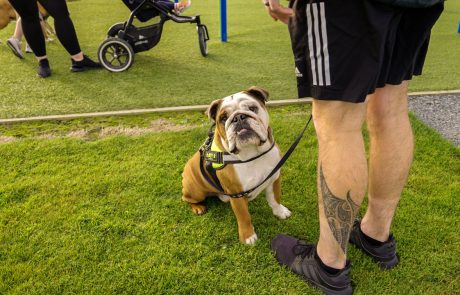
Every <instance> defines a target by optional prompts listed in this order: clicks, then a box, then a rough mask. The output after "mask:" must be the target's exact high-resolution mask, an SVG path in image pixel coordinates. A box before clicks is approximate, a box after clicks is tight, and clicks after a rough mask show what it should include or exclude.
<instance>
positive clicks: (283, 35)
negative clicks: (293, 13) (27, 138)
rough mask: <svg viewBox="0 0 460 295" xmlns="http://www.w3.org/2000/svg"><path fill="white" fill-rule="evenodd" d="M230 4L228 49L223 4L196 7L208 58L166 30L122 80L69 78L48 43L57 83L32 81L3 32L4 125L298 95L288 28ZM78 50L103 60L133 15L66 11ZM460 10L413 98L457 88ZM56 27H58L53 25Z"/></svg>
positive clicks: (254, 8) (188, 38) (93, 7)
mask: <svg viewBox="0 0 460 295" xmlns="http://www.w3.org/2000/svg"><path fill="white" fill-rule="evenodd" d="M227 3H228V34H229V41H228V43H225V44H224V43H221V42H220V40H219V35H220V33H219V26H220V24H219V1H209V0H196V1H193V4H192V7H191V9H190V10H189V11H188V12H187V14H189V15H193V14H200V15H201V16H202V20H203V22H204V23H205V24H206V25H207V26H208V28H209V32H210V36H211V40H210V41H209V52H210V54H209V56H208V57H207V58H203V57H202V56H201V54H200V52H199V49H198V39H197V34H196V29H195V27H194V26H193V25H191V24H176V23H173V22H172V21H170V22H167V23H166V25H165V28H164V32H163V37H162V40H161V41H160V43H159V44H158V46H157V47H155V48H153V49H152V50H150V51H147V52H143V53H139V54H136V56H135V62H134V65H133V67H132V68H131V69H130V70H129V71H127V72H124V73H119V74H114V73H109V72H107V71H106V70H101V71H95V72H85V73H79V74H75V73H70V72H69V66H70V59H69V56H68V54H67V53H66V52H65V50H64V49H63V48H62V46H61V45H60V44H59V42H58V41H57V40H55V41H53V42H51V43H49V44H48V53H49V58H50V62H51V67H52V70H53V73H54V74H53V76H52V77H51V78H49V79H47V80H46V82H45V81H43V80H41V79H38V78H36V77H35V71H36V62H35V59H34V58H33V57H32V56H30V55H27V57H26V59H25V60H19V59H18V58H16V57H15V56H13V55H12V53H11V50H10V49H9V48H8V47H7V46H6V45H5V42H6V40H7V39H8V38H9V37H10V36H11V34H12V33H13V30H14V23H13V24H11V25H10V26H8V27H7V28H6V29H4V30H2V31H0V40H2V41H3V43H2V44H0V62H1V66H0V69H1V70H0V118H12V117H25V116H34V115H50V114H64V113H65V114H68V113H80V112H94V111H110V110H120V109H133V108H151V107H165V106H178V105H192V104H208V103H209V102H210V101H211V100H213V99H217V98H221V97H223V96H225V95H228V94H230V93H235V92H237V91H240V90H241V89H245V88H247V87H249V86H251V85H258V86H261V87H264V88H266V89H267V90H268V91H269V92H270V93H271V97H272V99H289V98H295V97H296V95H297V91H296V84H295V74H294V65H293V58H292V52H291V49H290V41H289V36H288V32H287V27H286V26H285V25H283V24H281V23H278V22H274V21H272V20H271V18H270V17H268V16H267V14H266V12H265V10H264V7H263V5H261V3H260V1H259V0H256V1H244V0H232V1H227ZM69 9H70V12H71V16H72V18H73V21H74V23H75V26H76V29H77V33H78V35H79V39H80V43H81V47H82V49H83V51H84V52H86V53H87V54H89V55H90V56H91V57H93V58H94V57H96V52H97V49H98V47H99V45H100V44H101V43H102V41H103V40H104V39H105V35H106V32H107V30H108V28H109V27H110V26H111V25H112V24H114V23H117V22H123V21H125V20H126V19H127V17H128V15H129V11H128V9H127V8H126V7H125V6H124V5H123V3H122V1H119V0H118V1H107V0H84V1H72V2H69ZM459 14H460V1H458V0H448V1H447V2H446V9H445V12H444V13H443V15H442V16H441V19H440V20H439V22H438V23H437V24H436V26H435V28H434V30H433V35H432V42H431V47H430V50H429V53H428V57H427V61H426V65H425V70H424V75H423V76H422V77H420V78H416V79H415V80H414V81H413V83H411V91H424V90H449V89H460V78H459V74H458V69H459V68H460V58H459V56H460V52H459V48H460V46H459V42H460V40H459V38H460V34H457V27H458V21H459V20H458V15H459ZM50 22H52V21H50Z"/></svg>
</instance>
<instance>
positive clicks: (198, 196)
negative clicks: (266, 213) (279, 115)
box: [182, 86, 291, 244]
mask: <svg viewBox="0 0 460 295" xmlns="http://www.w3.org/2000/svg"><path fill="white" fill-rule="evenodd" d="M267 100H268V92H267V91H265V90H264V89H261V88H258V87H254V86H253V87H251V88H249V89H247V90H245V91H242V92H239V93H236V94H233V95H230V96H227V97H225V98H223V99H219V100H215V101H213V102H212V103H211V105H210V106H209V108H208V110H207V115H208V117H209V118H210V119H211V120H212V121H213V122H214V123H215V128H214V131H213V133H214V134H213V137H211V136H210V137H209V139H208V142H209V145H208V147H209V146H211V148H210V151H206V150H205V151H203V147H204V146H205V145H203V147H202V149H200V151H198V152H196V153H195V154H194V155H193V157H192V158H191V159H190V160H189V161H188V162H187V164H186V165H185V168H184V172H183V173H182V200H183V201H185V202H187V203H189V205H190V207H191V209H192V211H193V212H194V213H195V214H197V215H201V214H203V213H205V212H206V209H207V208H206V206H205V205H204V204H203V201H204V200H205V199H206V198H207V197H210V196H217V197H219V199H220V200H221V201H223V202H230V205H231V207H232V209H233V212H234V214H235V217H236V221H237V224H238V236H239V239H240V241H241V242H242V243H245V244H254V243H255V242H256V240H257V234H256V233H255V231H254V226H253V225H252V222H251V216H250V214H249V210H248V201H251V200H253V199H254V198H255V197H257V195H258V194H259V193H261V192H262V191H264V190H265V195H266V198H267V202H268V205H269V206H270V207H271V209H272V212H273V214H274V215H275V216H277V217H278V218H280V219H286V218H288V217H289V216H291V212H290V211H289V209H288V208H286V207H285V206H283V205H281V203H280V199H281V177H280V171H277V172H276V173H275V174H274V175H273V176H271V177H270V178H269V179H268V180H267V181H265V182H264V183H263V184H262V185H260V184H261V183H262V182H263V181H264V180H265V179H266V178H267V177H268V176H269V174H270V173H271V172H272V171H273V169H274V167H275V166H276V165H277V164H278V162H279V161H280V159H281V152H280V149H279V148H278V146H277V145H276V144H275V141H274V139H273V133H272V129H271V127H270V126H269V116H268V112H267V108H266V105H265V102H266V101H267ZM211 143H212V144H211ZM219 155H220V156H219ZM216 158H217V159H218V158H220V160H222V159H223V161H218V160H216ZM259 185H260V186H259ZM257 186H258V187H257ZM255 187H257V188H256V189H254V190H252V189H253V188H255ZM246 191H250V192H249V193H248V194H246V195H244V196H243V197H241V195H238V196H235V195H233V194H239V193H241V192H246Z"/></svg>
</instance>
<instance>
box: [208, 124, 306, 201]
mask: <svg viewBox="0 0 460 295" xmlns="http://www.w3.org/2000/svg"><path fill="white" fill-rule="evenodd" d="M311 119H312V116H310V118H309V119H308V121H307V124H305V127H304V128H303V130H302V131H301V132H300V134H299V135H298V136H297V139H296V140H295V141H294V143H292V145H291V147H290V148H289V149H288V151H287V152H286V153H285V154H284V156H283V157H282V158H281V160H280V161H279V162H278V164H276V166H275V168H273V170H272V171H271V172H270V174H268V176H267V177H266V178H265V179H264V180H263V181H262V182H261V183H259V184H258V185H256V186H255V187H253V188H251V189H249V190H247V191H244V192H239V193H227V192H225V190H224V189H223V187H222V185H221V183H220V181H219V177H217V170H220V169H223V168H224V167H225V166H226V165H227V164H232V165H234V164H242V163H248V162H251V161H254V160H255V159H258V158H260V157H262V156H264V155H265V154H267V153H268V152H270V151H271V150H272V149H273V147H274V146H275V142H273V144H272V146H271V147H270V148H269V149H268V150H267V151H265V152H263V153H262V154H260V155H257V156H256V157H254V158H251V159H249V160H246V161H241V160H239V159H237V158H236V157H235V156H234V155H232V154H230V153H227V152H224V151H218V150H217V151H216V149H218V147H217V146H216V145H214V144H213V143H214V126H215V123H213V124H212V125H211V127H210V128H209V131H208V138H207V139H206V141H205V142H204V143H203V145H202V146H201V147H200V171H201V174H202V175H203V177H204V179H206V181H207V182H208V183H209V184H210V185H211V186H212V187H214V188H215V189H216V190H217V191H218V192H220V193H221V194H223V195H226V196H228V197H230V198H242V197H247V196H249V194H250V193H252V192H253V191H255V190H256V189H257V188H259V187H260V186H261V185H262V184H264V183H265V182H266V181H267V180H268V179H270V178H271V177H272V176H273V175H274V174H275V173H276V172H278V170H279V169H280V168H281V166H283V164H284V163H285V162H286V161H287V159H288V158H289V156H290V155H291V154H292V152H293V151H294V150H295V148H296V147H297V145H298V144H299V142H300V140H301V139H302V137H303V135H304V133H305V130H307V127H308V125H309V123H310V121H311Z"/></svg>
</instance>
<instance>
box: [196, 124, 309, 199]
mask: <svg viewBox="0 0 460 295" xmlns="http://www.w3.org/2000/svg"><path fill="white" fill-rule="evenodd" d="M312 118H313V116H312V115H310V118H309V119H308V121H307V124H305V127H304V128H303V130H302V131H301V132H300V134H299V135H298V136H297V139H296V140H295V141H294V142H293V143H292V145H291V147H289V149H288V150H287V152H286V153H285V154H284V156H283V157H282V158H281V160H280V161H279V162H278V164H277V165H276V166H275V168H273V170H272V171H271V172H270V174H268V176H267V177H265V179H264V180H263V181H262V182H261V183H259V184H258V185H256V186H255V187H253V188H251V189H249V190H247V191H244V192H240V193H236V194H227V193H225V191H224V189H223V188H222V185H221V184H220V182H219V179H218V178H217V174H215V173H214V174H213V173H210V174H211V175H212V177H213V179H214V181H216V180H217V181H216V182H213V181H212V180H211V179H210V178H209V176H208V175H207V174H206V173H205V171H204V161H203V152H202V151H201V149H200V152H201V153H202V156H201V157H200V170H201V173H202V174H203V176H204V177H205V179H206V181H208V182H209V184H211V185H212V186H213V187H214V188H215V189H216V190H218V191H219V192H220V193H222V194H224V195H226V196H229V197H230V198H235V199H238V198H242V197H247V196H248V195H249V194H250V193H252V192H253V191H255V190H256V189H257V188H259V187H260V186H261V185H263V184H264V183H265V182H266V181H267V180H268V179H270V178H271V177H272V176H273V175H274V174H275V173H276V172H278V170H280V168H281V167H282V166H283V165H284V163H285V162H286V161H287V159H288V158H289V157H290V156H291V154H292V152H293V151H294V150H295V148H296V147H297V145H298V144H299V142H300V140H301V139H302V137H303V135H304V133H305V130H307V127H308V125H309V124H310V121H311V119H312ZM212 127H213V126H211V128H212ZM214 172H215V171H214Z"/></svg>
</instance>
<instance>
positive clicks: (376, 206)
mask: <svg viewBox="0 0 460 295" xmlns="http://www.w3.org/2000/svg"><path fill="white" fill-rule="evenodd" d="M407 85H408V83H407V81H404V82H403V83H402V84H400V85H386V86H385V87H383V88H378V89H376V91H375V93H374V94H373V95H370V96H369V97H368V107H367V125H368V129H369V135H370V152H369V157H370V158H369V193H368V199H369V205H368V208H367V212H366V214H365V215H364V217H363V220H362V221H361V230H362V231H363V232H364V233H365V234H366V235H368V236H370V237H371V238H374V239H376V240H378V241H381V242H384V241H386V240H387V239H388V236H389V233H390V226H391V222H392V219H393V215H394V213H395V211H396V206H397V205H398V202H399V199H400V197H401V192H402V189H403V187H404V185H405V184H406V181H407V176H408V173H409V169H410V166H411V163H412V157H413V150H414V139H413V134H412V128H411V125H410V121H409V116H408V101H407Z"/></svg>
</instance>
